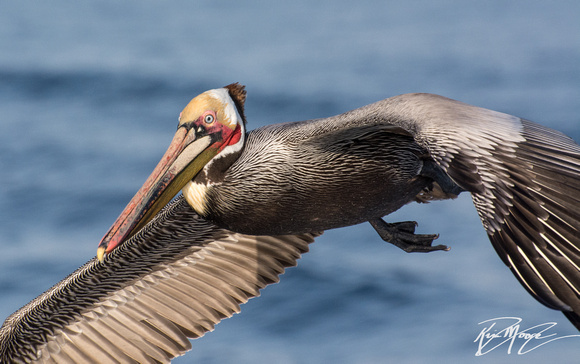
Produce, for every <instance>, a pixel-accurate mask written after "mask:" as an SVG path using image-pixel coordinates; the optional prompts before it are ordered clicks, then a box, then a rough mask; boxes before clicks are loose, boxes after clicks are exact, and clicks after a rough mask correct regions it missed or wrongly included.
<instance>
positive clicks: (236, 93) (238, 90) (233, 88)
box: [224, 82, 246, 124]
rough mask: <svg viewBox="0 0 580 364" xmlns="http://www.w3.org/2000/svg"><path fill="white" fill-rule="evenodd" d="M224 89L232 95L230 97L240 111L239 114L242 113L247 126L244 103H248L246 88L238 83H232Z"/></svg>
mask: <svg viewBox="0 0 580 364" xmlns="http://www.w3.org/2000/svg"><path fill="white" fill-rule="evenodd" d="M224 88H226V89H227V90H228V92H229V93H230V97H231V98H232V100H234V103H235V104H236V108H237V109H238V112H239V113H240V116H241V117H242V120H243V121H244V124H246V115H244V103H245V102H246V90H245V88H246V86H244V85H240V84H239V83H238V82H236V83H231V84H229V85H227V86H225V87H224Z"/></svg>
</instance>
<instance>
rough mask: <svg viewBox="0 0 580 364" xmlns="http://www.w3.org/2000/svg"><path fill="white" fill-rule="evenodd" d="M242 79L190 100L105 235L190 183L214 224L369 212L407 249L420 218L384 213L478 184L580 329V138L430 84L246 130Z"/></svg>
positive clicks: (487, 216)
mask: <svg viewBox="0 0 580 364" xmlns="http://www.w3.org/2000/svg"><path fill="white" fill-rule="evenodd" d="M245 98H246V93H245V90H244V87H243V86H241V85H239V84H232V85H228V86H226V87H225V88H221V89H216V90H210V91H207V92H205V93H203V94H201V95H199V96H197V97H195V98H194V99H193V100H192V101H191V102H190V103H189V104H188V105H187V106H186V107H185V109H184V110H183V112H182V113H181V115H180V118H179V124H178V127H177V132H176V134H175V137H174V139H173V141H172V142H171V144H170V146H169V149H168V150H167V152H166V154H165V155H164V156H163V158H162V159H161V161H160V163H159V164H158V165H157V167H156V168H155V171H154V172H153V173H152V174H151V176H150V177H149V178H148V180H147V181H146V182H145V184H144V185H143V187H142V188H141V189H140V190H139V192H137V194H136V195H135V197H134V198H133V199H132V200H131V202H130V203H129V205H128V206H127V207H126V208H125V210H124V211H123V213H122V214H121V216H120V217H119V219H118V220H117V221H116V222H115V224H114V225H113V226H112V227H111V229H110V230H109V232H108V233H107V234H106V235H105V237H104V238H103V240H102V241H101V243H100V246H99V250H98V256H99V257H100V258H102V256H103V255H104V254H105V253H108V252H110V251H112V250H113V249H114V248H115V247H116V246H117V245H118V244H119V243H121V242H122V241H124V240H125V239H127V238H128V237H130V236H132V234H134V233H135V232H137V231H139V229H140V228H141V227H143V226H144V225H145V224H146V223H147V222H148V221H149V220H150V219H151V218H152V217H153V216H154V215H155V214H156V212H157V211H159V209H160V208H162V207H163V206H164V205H165V204H166V203H167V202H168V201H169V200H171V198H173V197H174V196H175V194H177V192H178V191H179V190H181V189H182V190H183V195H184V197H185V199H186V200H187V202H188V203H189V204H190V205H191V207H193V209H194V210H195V211H196V212H197V213H198V214H199V215H200V216H202V217H204V218H206V219H208V220H210V221H212V222H214V223H215V224H216V225H218V226H221V227H224V228H227V229H229V230H232V231H236V232H240V233H244V234H255V235H279V234H297V233H308V232H315V231H323V230H327V229H332V228H337V227H341V226H348V225H354V224H358V223H362V222H365V221H369V222H370V223H371V224H372V225H373V227H374V228H375V229H376V230H377V232H378V233H379V235H380V236H381V237H382V238H383V239H384V240H386V241H388V242H390V243H393V244H395V245H396V246H398V247H400V248H402V249H404V250H406V251H409V252H411V251H422V252H427V251H432V250H444V249H448V248H447V247H446V246H443V245H438V246H432V245H431V243H432V241H433V240H434V239H435V238H437V235H435V234H428V235H415V234H414V230H415V224H416V223H415V222H400V223H391V224H389V223H386V222H385V221H383V220H382V217H383V216H385V215H388V214H389V213H391V212H393V211H395V210H397V209H399V208H400V207H402V206H403V205H405V204H407V203H409V202H411V201H419V202H425V201H429V200H431V199H447V198H454V197H456V196H457V195H458V194H459V193H460V192H462V191H468V192H470V193H471V195H472V198H473V202H474V204H475V207H476V209H477V212H478V213H479V216H480V218H481V221H482V223H483V226H484V228H485V229H486V231H487V233H488V235H489V238H490V240H491V242H492V244H493V246H494V248H495V250H496V251H497V253H498V254H499V256H500V257H501V259H502V260H503V262H504V263H505V264H506V265H507V266H508V267H509V268H510V269H511V270H512V272H513V273H514V275H515V276H516V278H517V279H518V280H519V281H520V283H521V284H522V285H523V286H524V287H525V288H526V289H527V290H528V292H529V293H530V294H532V295H533V296H534V297H535V298H536V299H537V300H538V301H540V302H541V303H543V304H544V305H546V306H548V307H550V308H553V309H557V310H561V311H562V312H563V313H564V315H566V317H567V318H568V319H570V321H571V322H572V323H573V324H574V325H575V326H576V327H577V328H579V329H580V316H579V313H580V146H578V144H576V143H575V142H574V141H573V140H572V139H570V138H569V137H567V136H566V135H564V134H562V133H560V132H557V131H555V130H552V129H549V128H546V127H543V126H541V125H538V124H535V123H533V122H530V121H528V120H524V119H521V118H518V117H515V116H511V115H507V114H503V113H499V112H496V111H492V110H487V109H482V108H479V107H475V106H471V105H467V104H464V103H461V102H458V101H455V100H450V99H448V98H445V97H442V96H437V95H432V94H406V95H400V96H396V97H392V98H389V99H386V100H383V101H379V102H376V103H374V104H371V105H367V106H364V107H361V108H359V109H356V110H352V111H349V112H346V113H344V114H341V115H337V116H334V117H330V118H325V119H317V120H308V121H302V122H292V123H284V124H276V125H270V126H266V127H263V128H259V129H256V130H254V131H252V132H250V133H248V134H246V133H245V123H246V121H245V116H244V102H245Z"/></svg>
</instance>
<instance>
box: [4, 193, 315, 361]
mask: <svg viewBox="0 0 580 364" xmlns="http://www.w3.org/2000/svg"><path fill="white" fill-rule="evenodd" d="M313 238H314V235H312V234H303V235H289V236H274V237H271V236H259V237H258V236H248V235H242V234H237V233H233V232H230V231H227V230H224V229H220V228H217V227H215V226H213V225H212V224H210V223H208V222H206V221H205V220H202V219H201V218H199V217H198V216H197V215H196V214H195V213H194V212H193V210H192V209H191V208H190V207H189V206H188V205H187V203H186V202H185V200H184V199H183V198H182V197H179V198H177V199H176V201H174V202H173V203H171V204H170V205H169V206H168V207H166V208H165V209H164V210H163V211H162V212H161V213H159V214H158V216H156V218H155V219H154V220H153V221H152V222H151V223H150V224H149V225H148V226H147V227H145V228H144V229H143V230H142V231H141V232H139V233H138V234H137V235H135V236H134V237H133V238H131V239H130V240H129V241H127V242H126V243H124V244H123V245H122V246H121V247H119V248H118V249H115V250H114V251H113V252H112V253H111V254H110V255H107V257H106V258H105V261H104V263H102V264H101V263H99V262H98V261H96V260H95V259H93V260H91V261H89V262H88V263H86V264H85V265H84V266H82V267H81V268H79V269H78V270H77V271H76V272H74V273H72V274H71V275H70V276H68V277H67V278H65V279H64V280H63V281H61V282H60V283H58V284H57V285H55V286H54V287H53V288H51V289H50V290H48V291H46V292H45V293H43V294H42V295H40V296H39V297H37V298H36V299H35V300H33V301H32V302H30V303H29V304H28V305H26V306H24V307H23V308H21V309H20V310H18V311H17V312H15V313H14V314H12V315H11V316H10V317H9V318H8V319H7V320H6V321H5V322H4V325H3V326H2V328H1V329H0V362H2V363H5V362H6V363H8V362H10V363H17V362H49V363H50V362H58V363H67V362H71V363H72V362H77V363H78V362H86V363H103V362H114V361H126V362H131V361H134V362H140V363H148V362H151V363H158V362H169V361H170V360H171V359H172V358H174V357H176V356H179V355H181V354H183V353H185V352H186V351H188V350H189V349H191V343H190V342H189V340H188V338H196V337H200V336H202V335H204V333H205V332H207V331H210V330H212V329H213V328H214V325H215V324H216V323H218V322H219V321H220V320H222V319H224V318H227V317H230V316H231V315H233V314H234V313H236V312H239V310H240V307H239V305H240V304H241V303H244V302H246V301H247V300H248V299H249V298H251V297H254V296H257V295H259V290H260V289H261V288H263V287H265V286H266V285H268V284H270V283H274V282H277V281H278V276H279V275H280V274H282V273H283V272H284V268H285V267H289V266H294V265H296V261H297V259H298V258H300V255H301V254H302V253H304V252H306V251H307V250H308V244H309V243H311V242H312V241H313Z"/></svg>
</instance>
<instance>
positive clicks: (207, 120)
mask: <svg viewBox="0 0 580 364" xmlns="http://www.w3.org/2000/svg"><path fill="white" fill-rule="evenodd" d="M203 121H204V122H205V123H206V124H211V123H213V122H214V121H215V116H213V114H211V113H209V114H206V115H205V116H204V117H203Z"/></svg>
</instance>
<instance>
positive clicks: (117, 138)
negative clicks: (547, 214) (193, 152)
mask: <svg viewBox="0 0 580 364" xmlns="http://www.w3.org/2000/svg"><path fill="white" fill-rule="evenodd" d="M579 19H580V2H578V1H576V0H569V1H559V0H556V1H549V2H548V1H523V0H514V1H503V0H495V1H485V2H471V1H470V2H467V1H462V0H441V1H426V0H409V1H405V2H402V1H364V0H362V1H356V2H355V1H345V0H342V1H318V2H314V1H305V0H297V1H292V2H269V1H245V2H233V1H232V2H230V1H216V0H212V1H171V2H162V1H125V2H117V1H99V2H92V1H75V2H69V1H62V0H54V1H50V2H16V1H14V2H2V3H0V171H1V172H0V186H1V188H0V252H1V253H0V319H2V320H3V319H4V318H5V317H6V316H8V315H9V314H10V313H11V312H13V311H15V310H16V309H18V308H19V307H20V306H22V305H24V304H25V303H26V302H28V301H29V300H31V299H32V298H34V297H35V296H36V295H38V294H40V293H41V292H43V291H44V290H46V289H48V288H49V287H50V286H51V285H53V284H54V283H56V282H57V281H59V280H60V279H62V278H64V277H65V276H66V275H67V274H68V273H70V272H72V271H73V270H74V269H76V268H77V267H78V266H80V265H81V264H82V263H84V262H85V261H87V260H88V259H90V258H92V257H93V256H94V254H95V252H96V247H97V243H98V241H99V240H100V238H101V237H102V235H103V234H104V233H105V232H106V230H107V229H108V227H109V226H110V224H111V223H112V222H113V221H114V220H115V218H116V217H117V216H118V214H119V213H120V211H121V210H122V208H123V207H124V206H125V204H126V203H127V202H128V201H129V199H130V198H131V197H132V195H133V194H134V193H135V192H136V191H137V189H138V188H139V187H140V186H141V184H142V182H143V181H144V180H145V178H146V177H147V176H148V174H149V173H150V172H151V171H152V169H153V167H154V166H155V165H156V163H157V162H158V160H159V158H160V157H161V155H162V153H163V152H164V151H165V148H166V146H167V145H168V143H169V141H170V140H171V137H172V136H173V132H174V130H175V127H176V123H177V116H178V114H179V112H180V111H181V109H182V108H183V107H184V106H185V105H186V103H187V102H188V101H189V100H190V99H191V98H192V97H194V96H195V95H197V94H198V93H200V92H203V91H205V90H207V89H210V88H216V87H221V86H223V85H226V84H228V83H231V82H236V81H239V82H241V83H243V84H245V85H247V90H248V100H247V104H246V114H247V117H248V120H249V128H250V129H251V128H255V127H259V126H262V125H265V124H269V123H274V122H282V121H292V120H300V119H310V118H316V117H324V116H330V115H334V114H338V113H341V112H344V111H347V110H350V109H353V108H356V107H359V106H362V105H365V104H368V103H371V102H374V101H377V100H380V99H383V98H386V97H390V96H394V95H397V94H401V93H406V92H431V93H437V94H441V95H444V96H447V97H451V98H455V99H459V100H461V101H464V102H467V103H471V104H474V105H478V106H482V107H486V108H490V109H494V110H499V111H503V112H506V113H510V114H514V115H518V116H521V117H525V118H527V119H530V120H534V121H537V122H540V123H542V124H545V125H548V126H550V127H553V128H556V129H558V130H561V131H563V132H565V133H567V134H568V135H570V136H572V137H573V138H575V140H577V141H578V140H580V21H579ZM369 188H372V186H369ZM400 220H417V221H418V222H419V231H420V232H423V233H435V232H437V233H440V234H441V237H440V239H439V241H440V243H442V244H447V245H450V246H451V247H452V249H451V251H450V252H448V253H443V252H435V253H431V254H426V255H421V254H405V253H403V252H402V251H400V250H398V249H396V248H394V247H392V246H390V245H388V244H386V243H384V242H382V241H381V240H380V239H379V237H378V236H377V235H376V233H375V232H374V231H373V230H372V228H371V227H370V226H369V225H368V224H365V225H360V226H356V227H350V228H344V229H339V230H335V231H329V232H327V233H325V235H324V236H323V237H321V238H320V239H318V240H317V242H316V243H315V244H313V245H312V246H311V252H310V253H308V254H306V255H305V256H304V257H303V259H302V260H301V261H300V262H299V265H298V267H297V268H292V269H289V270H288V271H287V273H286V274H285V275H284V276H282V280H281V283H279V284H277V285H274V286H270V287H268V288H266V289H265V290H264V291H263V292H262V296H261V297H260V298H257V299H254V300H251V301H250V302H249V303H248V304H246V305H244V306H243V307H242V312H241V314H239V315H236V316H235V317H233V318H231V319H228V320H225V321H224V322H222V323H220V324H219V325H218V326H217V328H216V330H215V331H214V332H212V333H209V334H207V335H206V336H205V337H203V338H201V339H199V340H195V341H194V342H193V350H192V351H191V352H189V353H188V354H187V355H186V356H184V357H182V358H180V359H178V360H176V362H178V363H389V362H390V363H427V362H431V363H438V362H441V363H448V362H456V363H470V362H478V363H502V362H503V363H524V362H525V363H545V362H558V363H573V362H577V360H578V357H579V354H580V340H579V339H578V338H575V339H564V340H559V341H556V342H552V343H550V344H548V345H545V346H543V347H540V348H538V349H537V350H534V351H532V352H530V353H528V354H526V355H522V356H518V355H517V353H516V352H517V348H516V349H514V350H513V351H512V353H511V354H508V352H507V347H505V346H504V347H502V348H498V349H496V350H494V351H493V352H491V353H489V354H487V355H485V356H482V357H475V352H476V350H477V346H476V344H475V343H474V342H473V341H474V339H475V338H476V336H477V334H478V333H479V331H480V330H481V328H482V327H481V326H478V323H479V322H481V321H483V320H487V319H491V318H495V317H501V316H518V317H521V318H522V319H523V328H524V327H530V326H533V325H537V324H541V323H545V322H549V321H554V322H557V323H558V325H557V326H556V327H555V328H554V329H553V331H554V332H556V333H557V334H558V335H559V336H562V335H566V334H568V335H569V334H574V333H576V331H575V330H574V328H573V327H572V326H571V325H570V324H569V323H568V322H567V320H566V319H565V318H564V317H563V316H562V315H561V314H560V313H559V312H555V311H551V310H549V309H547V308H545V307H543V306H542V305H540V304H539V303H538V302H536V301H535V300H534V299H532V298H531V297H530V296H529V295H528V294H527V293H526V292H525V290H524V289H523V288H522V287H520V285H519V284H518V282H517V281H516V279H515V278H514V277H513V276H512V274H511V273H510V272H509V270H508V269H507V268H506V267H505V266H504V265H503V264H502V263H501V261H500V259H499V258H498V257H497V256H496V254H495V252H494V251H493V248H492V247H491V244H490V243H489V241H488V240H487V236H486V234H485V232H484V230H483V228H482V227H481V224H480V222H479V219H478V217H477V214H476V212H475V209H474V208H473V206H472V204H471V200H470V198H469V196H467V195H466V196H462V197H461V198H459V199H458V200H456V201H452V202H443V203H442V202H439V203H432V204H430V205H421V206H418V205H409V206H407V207H405V208H403V209H402V210H401V211H399V212H397V213H395V214H393V215H392V216H390V217H389V218H388V221H393V222H394V221H400Z"/></svg>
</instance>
